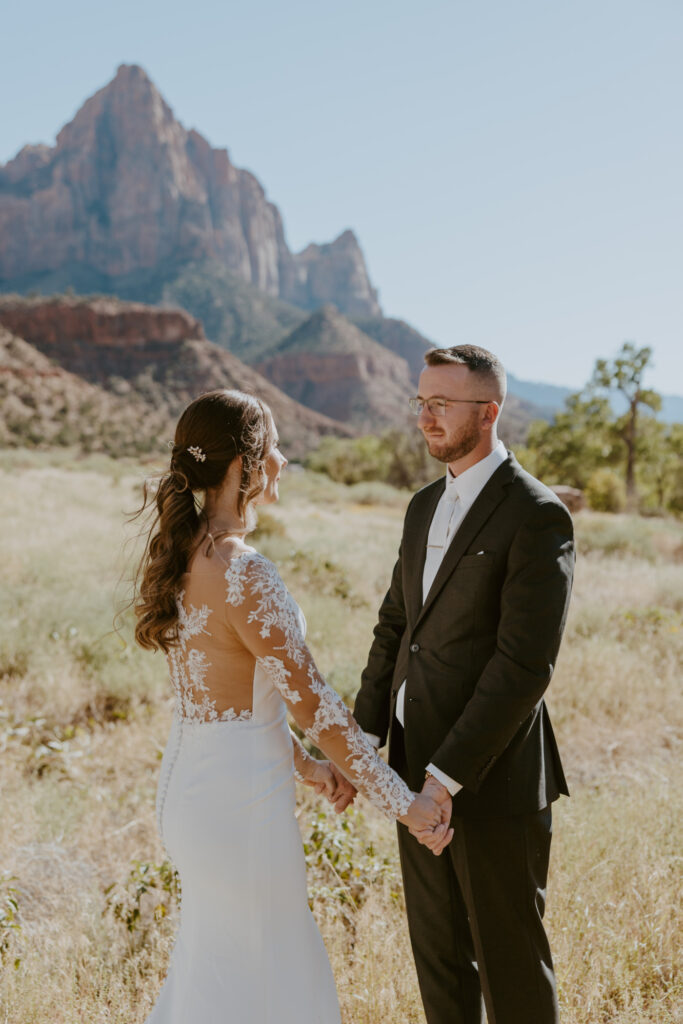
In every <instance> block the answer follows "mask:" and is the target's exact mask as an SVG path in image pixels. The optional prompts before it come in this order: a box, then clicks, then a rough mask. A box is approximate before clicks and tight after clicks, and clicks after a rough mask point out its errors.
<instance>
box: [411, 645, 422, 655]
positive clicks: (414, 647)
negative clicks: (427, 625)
mask: <svg viewBox="0 0 683 1024" xmlns="http://www.w3.org/2000/svg"><path fill="white" fill-rule="evenodd" d="M419 650H420V645H419V644H411V645H410V653H411V654H417V652H418V651H419Z"/></svg>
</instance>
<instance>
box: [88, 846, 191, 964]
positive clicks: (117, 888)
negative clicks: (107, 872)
mask: <svg viewBox="0 0 683 1024" xmlns="http://www.w3.org/2000/svg"><path fill="white" fill-rule="evenodd" d="M104 895H105V908H106V909H105V913H106V912H110V913H111V914H112V915H113V917H114V920H115V921H118V922H119V923H120V924H121V925H122V926H123V927H125V929H126V931H127V932H128V933H129V935H130V937H131V938H130V943H131V946H132V947H133V948H139V947H140V946H143V945H144V944H145V943H146V941H147V938H148V936H149V933H150V931H151V930H152V929H153V928H154V927H155V925H158V924H159V922H161V921H163V920H164V919H165V918H167V917H168V916H169V914H170V912H171V911H172V910H175V909H177V908H178V907H179V905H180V879H179V877H178V872H177V871H176V870H175V869H174V867H173V865H172V864H171V862H170V861H168V860H165V861H164V862H163V863H162V864H151V863H148V862H143V861H139V860H135V861H133V865H132V867H131V869H130V871H129V873H128V876H127V878H125V879H124V880H123V881H122V882H119V883H117V882H114V883H113V884H112V885H110V886H108V887H107V888H106V889H105V891H104Z"/></svg>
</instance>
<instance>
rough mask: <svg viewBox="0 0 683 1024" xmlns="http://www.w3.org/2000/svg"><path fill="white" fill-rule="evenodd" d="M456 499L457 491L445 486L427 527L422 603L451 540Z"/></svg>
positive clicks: (452, 487)
mask: <svg viewBox="0 0 683 1024" xmlns="http://www.w3.org/2000/svg"><path fill="white" fill-rule="evenodd" d="M458 501H459V498H458V492H457V490H456V489H455V487H454V486H453V485H452V484H451V485H450V486H448V487H446V490H445V491H444V493H443V495H442V497H441V500H440V501H439V504H438V505H437V506H436V512H435V513H434V518H433V519H432V523H431V526H430V527H429V536H428V537H427V553H426V556H425V567H424V572H423V574H422V602H423V603H424V602H425V601H426V599H427V594H428V593H429V590H430V588H431V585H432V583H433V582H434V577H435V576H436V574H437V572H438V571H439V566H440V565H441V562H442V561H443V556H444V554H445V553H446V551H447V550H448V545H449V544H450V542H451V539H452V538H451V534H452V525H453V519H454V516H455V510H456V506H457V504H458Z"/></svg>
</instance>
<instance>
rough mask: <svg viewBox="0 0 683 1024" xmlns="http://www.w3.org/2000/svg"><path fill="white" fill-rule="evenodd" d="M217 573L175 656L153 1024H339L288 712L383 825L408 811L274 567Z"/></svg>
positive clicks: (192, 585) (187, 609)
mask: <svg viewBox="0 0 683 1024" xmlns="http://www.w3.org/2000/svg"><path fill="white" fill-rule="evenodd" d="M213 561H214V565H209V566H208V568H206V569H205V571H203V572H199V571H198V572H195V571H194V569H193V571H192V572H190V573H188V574H187V575H186V577H185V580H184V583H185V588H184V590H183V592H182V593H181V594H180V596H179V611H180V639H179V643H178V644H177V646H176V647H174V649H173V650H172V652H171V654H170V656H169V667H170V673H171V680H172V682H173V686H174V689H175V692H176V698H177V701H176V713H175V716H174V720H173V725H172V729H171V734H170V738H169V741H168V744H167V747H166V750H165V752H164V757H163V761H162V766H161V776H160V780H159V788H158V796H157V812H158V819H159V829H160V833H161V836H162V839H163V841H164V845H165V847H166V849H167V851H168V854H169V856H170V857H171V859H172V860H173V862H174V864H175V865H176V867H177V869H178V871H179V874H180V880H181V886H182V906H181V915H180V927H179V930H178V934H177V937H176V942H175V947H174V950H173V954H172V958H171V963H170V967H169V971H168V975H167V977H166V980H165V982H164V985H163V987H162V990H161V993H160V995H159V999H158V1001H157V1003H156V1005H155V1007H154V1009H153V1011H152V1013H151V1015H150V1017H149V1018H148V1021H147V1024H339V1019H340V1018H339V1006H338V1002H337V995H336V991H335V986H334V980H333V977H332V972H331V970H330V965H329V961H328V958H327V955H326V952H325V948H324V946H323V943H322V939H321V937H320V933H319V931H318V929H317V927H316V924H315V921H314V919H313V917H312V915H311V913H310V911H309V908H308V901H307V892H306V875H305V861H304V856H303V850H302V846H301V838H300V834H299V830H298V826H297V823H296V819H295V816H294V812H295V800H294V755H293V743H292V736H291V733H290V730H289V727H288V725H287V719H286V712H287V710H288V709H289V711H291V713H292V715H293V717H294V719H295V721H296V722H297V723H298V725H299V726H300V727H301V728H302V729H303V730H304V731H305V733H306V734H307V735H308V736H309V737H310V738H311V739H312V740H313V742H314V743H315V744H316V746H318V747H319V748H320V749H321V750H323V751H324V753H325V754H326V756H327V757H329V758H330V759H331V760H333V761H334V762H335V763H336V764H338V765H339V766H340V767H341V768H342V770H343V772H344V773H345V774H346V775H347V777H348V778H350V779H351V780H352V781H353V782H354V783H355V784H356V785H357V787H358V788H359V789H360V791H361V792H363V793H364V794H365V795H366V796H367V797H368V798H369V799H370V800H371V801H372V802H373V803H374V804H375V805H376V806H377V807H378V808H379V809H380V810H381V811H382V812H383V813H384V814H385V815H387V816H388V817H390V818H396V817H400V816H401V815H402V814H404V813H405V811H406V810H407V809H408V806H409V805H410V803H411V800H412V796H411V793H410V791H409V790H408V788H407V787H406V786H405V784H404V783H403V782H402V781H401V779H400V778H399V777H398V776H397V775H396V774H395V773H394V772H393V771H392V770H391V769H390V768H389V767H388V765H386V764H385V762H384V761H382V760H381V759H380V758H379V757H378V755H377V753H376V751H375V750H374V749H373V747H372V746H371V745H370V743H369V742H368V741H367V740H366V738H365V736H364V734H363V733H362V731H361V730H360V729H359V727H358V726H357V725H356V723H355V721H354V719H353V717H352V716H351V714H350V712H349V711H348V709H347V708H346V706H345V705H344V703H343V702H342V701H341V700H340V698H339V697H338V696H337V694H336V693H335V692H334V691H333V690H332V689H331V688H330V687H328V686H327V684H326V683H325V682H324V680H323V679H322V678H321V677H320V675H319V673H318V671H317V669H316V667H315V664H314V662H313V659H312V657H311V655H310V652H309V651H308V649H307V647H306V644H305V641H304V635H303V628H302V616H301V613H300V611H299V609H298V607H297V605H296V604H295V603H294V601H293V600H292V598H291V596H290V595H289V593H288V592H287V590H286V588H285V586H284V584H283V583H282V580H281V579H280V576H279V575H278V573H277V570H276V569H275V567H274V566H273V564H272V563H271V562H269V561H268V560H267V559H265V558H264V557H263V556H261V555H259V554H258V553H256V552H254V551H251V550H246V551H244V550H242V551H241V552H240V553H238V554H236V555H235V556H234V557H233V558H232V559H231V560H229V561H227V562H226V563H225V564H222V565H220V568H218V569H217V568H216V565H215V563H216V561H217V560H216V559H215V558H214V560H213ZM303 756H304V757H305V755H303Z"/></svg>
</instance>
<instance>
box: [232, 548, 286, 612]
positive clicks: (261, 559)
mask: <svg viewBox="0 0 683 1024" xmlns="http://www.w3.org/2000/svg"><path fill="white" fill-rule="evenodd" d="M220 555H221V558H222V560H223V576H224V578H225V581H226V583H227V597H226V600H227V602H228V604H238V603H241V601H242V600H244V598H245V596H247V594H250V593H251V594H253V593H255V592H264V591H270V592H274V591H276V590H279V589H280V588H283V589H284V584H283V583H282V579H281V578H280V574H279V572H278V570H277V567H276V566H275V564H274V563H273V562H271V561H270V559H269V558H266V556H265V555H262V554H261V553H260V551H257V550H256V548H252V547H250V546H249V545H247V544H243V543H241V542H238V543H233V544H232V546H231V547H230V548H229V549H228V550H227V551H225V550H222V551H221V552H220Z"/></svg>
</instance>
